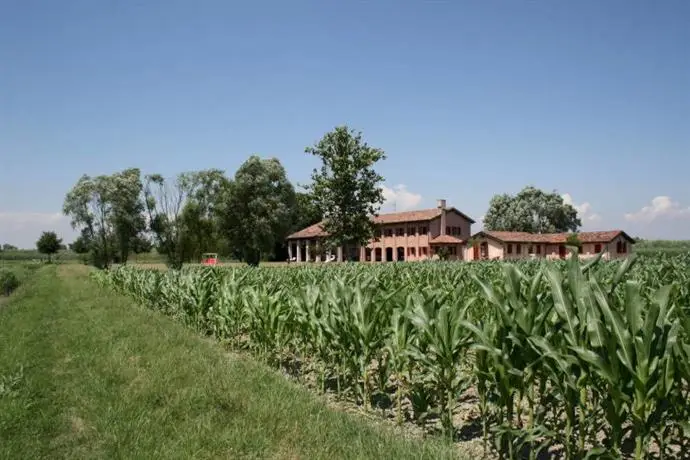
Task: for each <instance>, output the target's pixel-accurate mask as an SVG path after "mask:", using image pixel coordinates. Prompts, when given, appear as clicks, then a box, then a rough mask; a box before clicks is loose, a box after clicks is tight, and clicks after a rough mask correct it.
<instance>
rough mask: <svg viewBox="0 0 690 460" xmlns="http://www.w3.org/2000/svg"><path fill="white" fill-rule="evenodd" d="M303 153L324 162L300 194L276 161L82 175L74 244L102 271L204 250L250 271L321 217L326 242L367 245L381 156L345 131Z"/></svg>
mask: <svg viewBox="0 0 690 460" xmlns="http://www.w3.org/2000/svg"><path fill="white" fill-rule="evenodd" d="M306 152H307V153H309V154H312V155H315V156H317V157H319V158H321V160H322V163H323V166H322V168H321V169H320V170H314V171H313V173H312V184H310V185H307V186H305V187H302V190H299V191H298V190H297V189H296V187H295V185H293V184H292V183H290V181H289V180H288V178H287V175H286V172H285V169H284V168H283V165H282V164H281V163H280V161H279V160H278V159H276V158H269V159H262V158H260V157H258V156H256V155H253V156H251V157H249V159H247V160H246V161H245V162H244V163H243V164H242V165H241V166H240V168H239V169H238V170H237V171H236V172H235V174H234V175H233V176H231V177H230V176H228V175H226V173H225V171H223V170H220V169H206V170H199V171H189V172H184V173H180V174H178V175H177V176H175V177H172V178H166V177H163V176H162V175H161V174H155V173H153V174H142V172H141V171H140V170H139V169H138V168H129V169H125V170H123V171H119V172H116V173H114V174H111V175H101V176H96V177H92V176H89V175H83V176H82V177H81V178H80V179H79V180H78V181H77V183H76V184H75V186H74V187H73V188H72V189H71V190H70V191H69V192H68V193H67V196H66V197H65V201H64V205H63V212H64V214H65V215H67V216H69V217H70V218H71V223H72V226H73V227H74V228H75V229H79V231H80V236H79V237H78V238H77V240H76V241H74V243H72V244H71V245H70V249H71V250H73V251H74V252H76V253H79V254H84V255H86V256H87V257H88V259H89V261H90V262H91V263H92V264H93V265H95V266H97V267H100V268H107V267H108V266H110V265H111V264H112V263H126V262H127V260H128V259H129V258H130V256H131V255H132V254H141V253H147V252H149V251H151V250H153V249H155V250H156V251H157V252H158V253H159V254H161V255H163V256H164V257H165V259H166V261H167V263H168V265H169V266H170V267H172V268H179V267H181V266H182V264H183V263H185V262H198V261H199V259H200V257H201V255H202V254H203V253H205V252H215V253H218V254H219V255H221V256H225V257H230V258H233V259H236V260H242V261H245V262H247V263H249V264H251V265H256V264H258V263H259V262H260V261H262V260H285V259H286V258H287V247H286V242H285V239H286V237H287V236H288V235H289V234H290V233H292V232H294V231H297V230H299V229H302V228H304V227H307V226H309V225H312V224H314V223H316V222H318V221H320V220H322V217H323V218H325V219H326V220H327V221H329V222H330V223H329V224H328V228H330V230H331V233H332V234H333V236H332V238H331V243H332V244H334V245H335V244H343V243H345V242H358V243H359V242H363V241H366V240H367V239H368V238H369V237H371V235H372V234H373V224H372V223H371V220H370V219H369V216H370V215H371V214H372V213H373V212H376V211H377V210H378V208H379V207H380V204H381V203H382V202H383V194H382V190H381V187H380V183H381V182H382V181H383V177H381V176H379V175H378V174H376V173H375V172H374V171H373V165H374V163H376V161H378V160H379V159H382V158H384V155H383V152H382V151H381V150H378V149H374V148H371V147H369V146H368V145H367V144H366V143H365V142H363V141H362V139H361V134H359V133H355V132H354V131H352V130H350V129H348V128H347V127H337V128H336V129H335V130H334V131H332V132H330V133H327V134H326V135H325V136H324V137H323V138H322V139H321V140H320V141H319V142H318V143H317V144H315V145H314V146H313V147H307V149H306Z"/></svg>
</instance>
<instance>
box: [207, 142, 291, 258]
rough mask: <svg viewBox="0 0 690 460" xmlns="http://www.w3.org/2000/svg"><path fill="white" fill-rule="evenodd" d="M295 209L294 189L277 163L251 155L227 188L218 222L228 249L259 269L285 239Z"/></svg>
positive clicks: (273, 160)
mask: <svg viewBox="0 0 690 460" xmlns="http://www.w3.org/2000/svg"><path fill="white" fill-rule="evenodd" d="M294 208H295V189H294V187H293V186H292V184H291V183H290V182H289V181H288V179H287V175H286V173H285V169H284V168H283V166H282V165H281V164H280V161H278V160H277V159H276V158H270V159H266V160H264V159H261V158H259V157H258V156H256V155H253V156H251V157H250V158H249V159H248V160H247V161H245V162H244V164H242V166H240V168H239V169H238V170H237V172H236V173H235V178H234V181H233V182H232V183H230V184H228V187H227V191H226V196H225V199H224V200H223V209H222V211H221V212H220V214H221V215H220V220H221V225H222V228H223V231H224V233H225V235H226V237H227V238H228V241H229V243H230V246H231V247H232V248H233V249H234V250H235V251H236V252H237V253H238V254H239V255H240V257H241V258H242V259H243V260H244V261H246V262H247V263H248V264H250V265H258V263H259V261H260V260H261V259H262V258H265V257H267V256H270V254H271V253H272V251H273V250H274V249H275V246H276V242H278V241H283V240H284V239H285V237H286V236H287V234H288V232H289V231H290V227H291V223H292V219H293V215H294Z"/></svg>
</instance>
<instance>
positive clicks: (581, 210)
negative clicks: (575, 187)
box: [561, 193, 601, 223]
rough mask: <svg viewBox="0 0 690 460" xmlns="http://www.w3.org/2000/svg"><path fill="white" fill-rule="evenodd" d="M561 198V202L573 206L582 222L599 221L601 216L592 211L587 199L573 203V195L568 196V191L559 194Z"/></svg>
mask: <svg viewBox="0 0 690 460" xmlns="http://www.w3.org/2000/svg"><path fill="white" fill-rule="evenodd" d="M561 198H563V202H564V203H565V204H569V205H571V206H572V207H573V208H575V210H576V211H577V215H578V217H579V218H580V219H581V220H582V221H583V223H584V222H599V221H600V220H601V216H600V215H599V214H597V213H595V212H592V205H591V204H590V203H589V202H588V201H585V202H584V203H582V204H575V202H574V201H573V197H572V196H570V193H564V194H563V195H561Z"/></svg>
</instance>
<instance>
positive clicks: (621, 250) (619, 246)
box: [616, 241, 628, 254]
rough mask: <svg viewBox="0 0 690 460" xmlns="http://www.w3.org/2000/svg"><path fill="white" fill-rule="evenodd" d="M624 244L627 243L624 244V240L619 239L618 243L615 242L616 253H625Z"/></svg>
mask: <svg viewBox="0 0 690 460" xmlns="http://www.w3.org/2000/svg"><path fill="white" fill-rule="evenodd" d="M626 246H627V245H626V244H625V241H619V242H618V243H616V247H617V249H618V254H625V252H626V251H627V250H628V248H627V247H626Z"/></svg>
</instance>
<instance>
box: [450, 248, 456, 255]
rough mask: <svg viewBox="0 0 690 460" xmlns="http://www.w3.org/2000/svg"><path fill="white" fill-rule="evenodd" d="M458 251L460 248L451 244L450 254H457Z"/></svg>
mask: <svg viewBox="0 0 690 460" xmlns="http://www.w3.org/2000/svg"><path fill="white" fill-rule="evenodd" d="M457 253H458V249H457V248H456V247H455V246H451V247H450V254H451V255H453V256H454V255H457Z"/></svg>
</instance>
